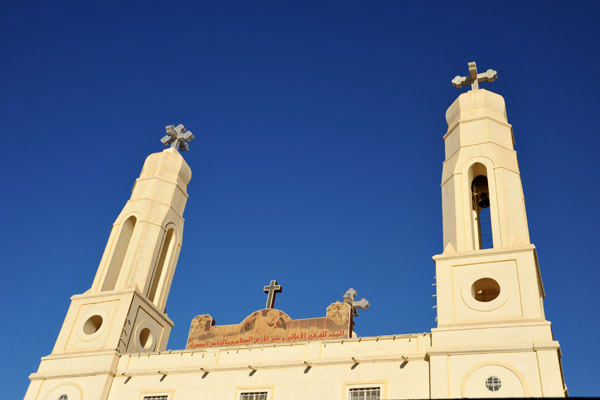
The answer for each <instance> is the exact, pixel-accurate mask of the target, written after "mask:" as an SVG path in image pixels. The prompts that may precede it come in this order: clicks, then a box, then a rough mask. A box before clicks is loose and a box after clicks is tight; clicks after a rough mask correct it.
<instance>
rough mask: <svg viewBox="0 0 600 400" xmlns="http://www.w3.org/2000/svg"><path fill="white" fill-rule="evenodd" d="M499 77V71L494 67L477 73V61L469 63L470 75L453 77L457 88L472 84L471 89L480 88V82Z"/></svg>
mask: <svg viewBox="0 0 600 400" xmlns="http://www.w3.org/2000/svg"><path fill="white" fill-rule="evenodd" d="M496 78H498V72H496V71H494V70H493V69H488V70H487V71H485V72H484V73H482V74H478V73H477V64H475V61H473V62H470V63H469V76H460V75H459V76H456V77H455V78H454V79H452V84H453V85H454V87H455V88H457V89H460V88H461V87H463V86H465V85H468V84H471V90H477V89H479V82H494V81H495V80H496Z"/></svg>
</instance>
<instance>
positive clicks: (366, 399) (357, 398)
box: [349, 387, 381, 400]
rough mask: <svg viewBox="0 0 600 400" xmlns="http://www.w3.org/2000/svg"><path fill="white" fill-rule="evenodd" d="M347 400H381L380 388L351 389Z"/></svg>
mask: <svg viewBox="0 0 600 400" xmlns="http://www.w3.org/2000/svg"><path fill="white" fill-rule="evenodd" d="M349 394H350V396H349V400H380V399H381V388H379V387H366V388H353V389H350V392H349Z"/></svg>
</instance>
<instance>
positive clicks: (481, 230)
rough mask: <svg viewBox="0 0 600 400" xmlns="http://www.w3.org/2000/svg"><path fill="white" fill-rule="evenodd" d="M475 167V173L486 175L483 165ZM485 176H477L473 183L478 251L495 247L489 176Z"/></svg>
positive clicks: (476, 246)
mask: <svg viewBox="0 0 600 400" xmlns="http://www.w3.org/2000/svg"><path fill="white" fill-rule="evenodd" d="M473 167H474V168H473V172H476V173H482V172H483V173H484V174H485V173H486V171H485V167H484V166H483V165H482V164H478V165H477V164H476V165H474V166H473ZM476 167H479V168H476ZM481 167H483V171H481ZM478 170H479V171H478ZM484 174H481V175H476V176H475V178H474V179H473V181H472V182H471V193H472V195H473V221H474V228H475V229H474V234H475V249H477V250H478V249H491V248H493V247H494V240H493V236H492V219H491V215H490V190H489V187H488V179H487V176H486V175H484Z"/></svg>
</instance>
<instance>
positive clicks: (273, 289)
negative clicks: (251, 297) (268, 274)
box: [264, 281, 283, 308]
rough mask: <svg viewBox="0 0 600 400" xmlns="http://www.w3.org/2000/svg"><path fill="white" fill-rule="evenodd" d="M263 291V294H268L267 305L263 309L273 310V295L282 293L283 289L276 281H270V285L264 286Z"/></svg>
mask: <svg viewBox="0 0 600 400" xmlns="http://www.w3.org/2000/svg"><path fill="white" fill-rule="evenodd" d="M264 291H265V293H268V295H267V305H266V307H265V308H273V306H274V305H275V295H276V294H277V293H281V292H282V291H283V288H282V287H281V285H279V284H277V281H271V284H270V285H269V286H265V288H264Z"/></svg>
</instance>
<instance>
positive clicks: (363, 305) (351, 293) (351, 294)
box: [344, 288, 371, 317]
mask: <svg viewBox="0 0 600 400" xmlns="http://www.w3.org/2000/svg"><path fill="white" fill-rule="evenodd" d="M355 297H356V290H354V289H353V288H350V289H348V290H347V291H346V293H344V302H345V303H348V304H350V305H351V306H352V311H353V312H354V316H355V317H358V309H359V308H360V309H363V310H366V309H367V308H369V306H370V305H371V304H370V303H369V301H368V300H367V299H365V298H362V299H361V300H360V301H354V298H355Z"/></svg>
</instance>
